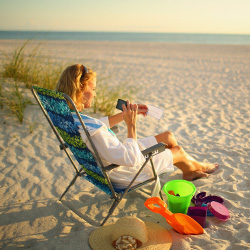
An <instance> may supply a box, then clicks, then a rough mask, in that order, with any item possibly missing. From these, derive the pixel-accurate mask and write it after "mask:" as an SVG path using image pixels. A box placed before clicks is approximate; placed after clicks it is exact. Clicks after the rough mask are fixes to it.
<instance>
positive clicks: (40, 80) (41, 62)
mask: <svg viewBox="0 0 250 250" xmlns="http://www.w3.org/2000/svg"><path fill="white" fill-rule="evenodd" d="M41 51H42V47H41V43H34V44H33V43H32V41H31V40H27V41H25V42H24V43H23V44H22V45H21V46H20V47H18V48H16V49H15V50H14V51H13V53H12V54H11V56H10V57H9V58H7V63H5V64H4V66H3V72H2V77H3V78H11V79H13V80H14V81H15V84H14V88H12V89H11V90H10V93H8V94H7V95H8V96H11V97H12V99H8V98H7V99H6V98H4V95H5V94H3V93H2V88H1V86H0V97H1V101H0V107H3V105H4V103H5V104H7V106H8V107H9V108H10V109H11V110H12V112H13V113H14V114H15V115H16V116H17V117H18V120H19V122H20V123H22V121H23V111H24V109H25V107H26V106H27V105H28V104H29V103H30V100H28V99H27V98H24V96H23V93H22V92H21V91H20V89H19V87H18V83H24V85H25V87H26V88H28V89H30V88H31V87H32V86H33V85H36V86H39V87H42V88H46V89H54V88H55V86H56V84H57V82H58V80H59V77H60V74H61V73H62V71H63V68H64V66H65V65H64V64H59V63H55V62H53V60H52V58H51V57H49V56H44V55H43V53H42V52H41ZM110 78H111V77H99V80H98V89H97V97H96V98H95V101H94V104H93V109H92V110H93V112H94V113H99V112H100V113H102V114H103V113H104V114H105V115H112V114H114V112H115V106H116V102H117V99H118V98H120V99H125V100H127V99H130V100H131V99H133V96H134V93H133V92H132V91H131V90H128V89H127V88H125V85H126V83H121V84H119V86H118V87H112V86H111V85H110V84H109V83H108V82H107V79H110Z"/></svg>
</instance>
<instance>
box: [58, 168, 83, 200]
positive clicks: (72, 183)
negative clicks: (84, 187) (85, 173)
mask: <svg viewBox="0 0 250 250" xmlns="http://www.w3.org/2000/svg"><path fill="white" fill-rule="evenodd" d="M78 176H81V173H80V172H78V173H77V174H76V175H75V177H74V178H73V180H72V181H71V182H70V184H69V185H68V187H67V188H66V190H65V191H64V192H63V194H62V196H61V197H60V199H59V201H61V200H62V198H63V196H64V195H65V194H66V193H67V192H68V191H69V189H70V188H71V187H72V186H73V185H74V183H75V181H76V179H77V177H78Z"/></svg>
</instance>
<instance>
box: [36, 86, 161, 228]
mask: <svg viewBox="0 0 250 250" xmlns="http://www.w3.org/2000/svg"><path fill="white" fill-rule="evenodd" d="M32 93H33V95H34V97H35V99H36V101H37V102H38V104H39V106H40V108H41V110H42V112H43V114H44V116H45V117H46V119H47V121H48V122H49V124H50V126H51V128H52V130H53V132H54V133H55V135H56V137H57V139H58V140H59V142H60V145H59V147H60V149H61V150H64V152H65V153H66V155H67V156H68V158H69V160H70V162H71V163H72V165H73V167H74V169H75V171H76V174H75V176H74V178H73V179H72V181H71V182H70V184H69V185H68V186H67V188H66V190H65V191H64V192H63V194H62V195H61V197H60V199H59V200H60V201H61V200H62V198H63V197H64V195H65V194H66V193H67V192H68V191H69V189H70V187H71V186H73V185H74V183H75V181H76V180H77V178H78V177H84V176H85V175H86V173H85V172H84V170H83V168H82V167H81V168H80V169H78V168H77V166H76V164H75V162H74V160H73V159H72V157H71V156H70V154H69V152H68V146H67V144H66V143H65V142H64V141H63V139H62V138H61V136H60V135H59V133H58V131H57V130H56V128H55V126H54V124H53V122H52V120H51V119H50V117H49V115H48V113H47V111H46V109H45V108H44V107H43V104H42V103H41V101H40V98H39V96H38V94H37V93H36V90H35V89H34V88H33V87H32ZM62 95H63V97H64V98H65V99H66V100H67V101H68V102H69V103H70V104H71V105H72V107H73V109H74V111H75V112H76V115H77V117H78V119H79V121H80V123H81V125H82V127H83V130H84V132H85V133H86V136H87V138H88V140H89V142H90V144H91V146H92V148H93V151H94V153H95V156H96V161H97V164H98V166H99V167H100V169H101V171H102V173H103V175H104V177H105V178H106V180H107V182H108V186H109V188H110V190H111V192H112V195H111V199H114V201H113V204H112V206H111V208H110V209H109V211H108V215H107V216H106V217H105V218H104V220H103V222H102V223H101V224H100V225H101V226H103V225H104V224H105V223H106V221H107V220H108V218H109V217H110V216H111V215H112V213H113V211H114V209H115V208H116V207H117V206H118V204H119V203H120V201H121V200H122V199H123V198H124V196H125V195H126V194H127V193H128V192H130V191H132V190H135V189H138V188H140V187H142V186H145V185H147V184H149V183H151V182H154V181H156V179H157V173H156V171H155V167H154V163H153V160H152V157H153V156H154V155H156V154H159V153H161V152H163V151H164V150H165V144H164V143H158V144H156V145H154V146H152V147H150V148H148V149H145V150H143V151H142V154H143V155H144V157H145V158H146V161H145V162H144V164H143V165H142V166H141V168H140V169H139V171H138V172H137V173H136V174H135V176H134V178H133V179H132V181H131V182H130V184H129V185H128V186H127V188H126V189H125V190H124V192H123V193H117V192H116V191H115V190H114V187H113V185H112V182H111V181H110V178H109V176H108V173H107V172H108V171H110V170H111V169H114V168H117V167H119V165H116V164H111V165H109V166H106V167H104V166H103V163H102V160H101V158H100V156H99V154H98V151H97V149H96V147H95V145H94V143H93V141H92V139H91V137H90V134H89V132H88V130H87V128H86V126H85V124H84V122H83V121H82V118H81V116H80V114H79V111H78V110H77V108H76V106H75V104H74V102H73V101H72V99H71V98H70V97H69V96H68V95H66V94H64V93H62ZM149 161H150V163H151V166H152V170H153V173H154V177H152V178H150V179H148V180H146V181H144V182H142V183H139V184H137V185H135V186H133V187H132V185H133V183H134V181H135V180H136V178H137V177H138V175H139V174H140V173H141V172H142V170H143V169H144V167H145V166H146V164H147V163H148V162H149ZM159 195H160V197H161V199H163V197H162V194H161V191H160V192H159Z"/></svg>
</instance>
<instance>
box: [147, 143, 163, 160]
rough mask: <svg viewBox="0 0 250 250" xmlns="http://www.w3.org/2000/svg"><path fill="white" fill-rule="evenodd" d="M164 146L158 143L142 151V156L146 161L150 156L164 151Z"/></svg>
mask: <svg viewBox="0 0 250 250" xmlns="http://www.w3.org/2000/svg"><path fill="white" fill-rule="evenodd" d="M165 149H166V148H165V144H164V143H162V142H160V143H158V144H156V145H154V146H152V147H150V148H146V149H145V150H143V151H142V154H143V155H144V157H145V158H146V159H147V158H148V157H150V156H153V155H157V154H159V153H161V152H163V151H164V150H165Z"/></svg>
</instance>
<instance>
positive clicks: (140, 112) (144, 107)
mask: <svg viewBox="0 0 250 250" xmlns="http://www.w3.org/2000/svg"><path fill="white" fill-rule="evenodd" d="M137 107H138V110H137V114H138V115H143V116H147V111H148V107H147V105H145V104H137Z"/></svg>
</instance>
